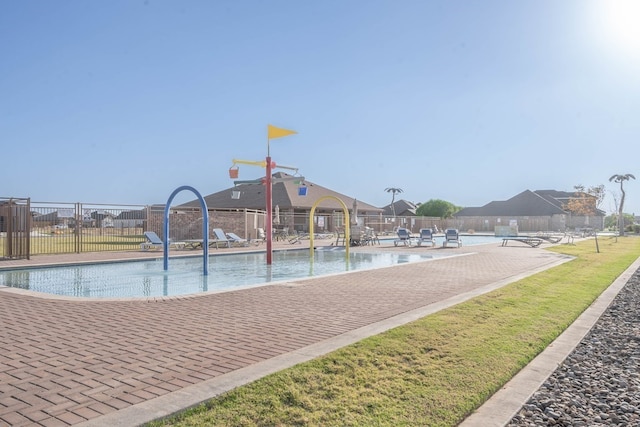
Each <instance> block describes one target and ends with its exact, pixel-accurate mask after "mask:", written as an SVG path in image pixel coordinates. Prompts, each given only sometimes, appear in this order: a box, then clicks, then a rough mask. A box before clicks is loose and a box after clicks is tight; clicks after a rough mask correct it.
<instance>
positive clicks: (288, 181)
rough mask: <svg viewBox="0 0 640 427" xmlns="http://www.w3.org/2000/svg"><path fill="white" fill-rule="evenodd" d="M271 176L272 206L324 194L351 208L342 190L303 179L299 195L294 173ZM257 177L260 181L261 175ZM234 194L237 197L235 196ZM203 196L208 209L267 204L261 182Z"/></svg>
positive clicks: (302, 203) (309, 201)
mask: <svg viewBox="0 0 640 427" xmlns="http://www.w3.org/2000/svg"><path fill="white" fill-rule="evenodd" d="M272 176H273V179H274V180H275V181H276V182H274V183H273V186H272V192H271V200H272V204H273V206H274V207H275V206H276V205H277V206H279V207H280V209H311V207H312V206H313V204H314V203H315V202H316V201H317V200H318V199H320V198H323V197H327V196H332V197H335V198H337V199H339V200H342V202H343V203H344V204H345V205H346V206H347V208H349V209H351V208H352V206H353V203H354V200H355V199H354V198H352V197H349V196H345V195H344V194H340V193H338V192H336V191H333V190H330V189H328V188H326V187H322V186H321V185H318V184H316V183H313V182H311V181H308V180H306V179H305V180H304V184H303V185H304V186H305V187H307V194H306V196H302V195H300V194H299V192H298V188H299V187H300V183H299V182H297V181H295V180H294V178H295V177H294V176H292V175H289V174H286V173H284V172H277V173H275V174H273V175H272ZM263 179H264V178H263ZM278 179H283V181H279V182H278ZM257 181H258V180H257ZM259 181H262V179H261V180H259ZM235 196H237V197H236V198H234V197H235ZM204 200H205V202H206V203H207V207H208V208H209V209H255V210H264V209H265V205H266V189H265V186H264V185H263V184H262V182H256V183H249V184H240V185H236V186H234V187H230V188H227V189H225V190H222V191H218V192H217V193H213V194H209V195H208V196H205V197H204ZM357 203H358V210H359V211H360V212H380V211H381V210H382V209H380V208H377V207H375V206H373V205H370V204H368V203H364V202H362V201H360V200H358V201H357ZM178 208H200V202H199V201H198V200H192V201H190V202H187V203H184V204H182V205H180V206H178ZM318 208H319V209H341V208H342V206H341V205H340V203H339V202H338V201H336V200H334V199H332V198H328V199H326V200H323V201H322V202H321V203H320V205H319V206H318Z"/></svg>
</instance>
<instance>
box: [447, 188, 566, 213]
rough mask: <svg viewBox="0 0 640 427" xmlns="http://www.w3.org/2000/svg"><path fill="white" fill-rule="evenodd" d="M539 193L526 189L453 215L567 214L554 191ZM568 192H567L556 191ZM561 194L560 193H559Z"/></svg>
mask: <svg viewBox="0 0 640 427" xmlns="http://www.w3.org/2000/svg"><path fill="white" fill-rule="evenodd" d="M550 191H551V190H549V192H543V194H538V192H534V191H531V190H525V191H523V192H522V193H520V194H517V195H515V196H513V197H512V198H510V199H509V200H505V201H494V202H490V203H487V204H486V205H484V206H482V207H475V208H464V209H462V210H460V211H458V212H456V213H455V214H454V215H453V216H456V217H457V216H503V215H504V216H551V215H558V214H565V213H566V212H565V211H564V210H563V209H562V203H561V202H559V201H558V200H557V199H555V198H553V197H552V193H551V192H550ZM555 193H562V194H567V193H566V192H555ZM558 195H559V194H558Z"/></svg>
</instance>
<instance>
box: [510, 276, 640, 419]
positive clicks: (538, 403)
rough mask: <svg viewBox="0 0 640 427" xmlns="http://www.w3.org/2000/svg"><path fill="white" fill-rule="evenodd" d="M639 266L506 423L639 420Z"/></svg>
mask: <svg viewBox="0 0 640 427" xmlns="http://www.w3.org/2000/svg"><path fill="white" fill-rule="evenodd" d="M639 309H640V270H637V271H636V272H635V274H634V275H633V276H632V277H631V279H629V281H628V282H627V284H626V285H625V287H624V288H623V289H622V290H621V291H620V293H619V294H618V295H617V296H616V298H615V299H614V301H613V302H612V303H611V305H610V306H609V308H608V309H607V310H606V311H605V312H604V313H603V315H602V316H601V317H600V319H599V320H598V321H597V322H596V324H595V325H594V327H593V328H592V330H591V331H590V332H589V333H588V334H587V335H586V336H585V338H584V339H583V340H582V342H580V344H578V346H577V347H576V348H575V350H574V351H573V353H571V354H570V355H569V357H567V359H566V360H565V361H564V362H563V363H562V364H561V365H560V366H559V367H558V369H556V371H555V372H554V373H553V374H552V375H551V376H550V377H549V378H548V379H547V380H546V381H545V383H544V384H543V385H542V386H541V387H540V389H539V390H538V391H536V392H535V393H534V395H533V397H532V398H531V399H530V400H529V401H528V402H527V403H526V404H525V405H524V406H523V407H522V409H521V410H520V411H519V412H518V414H517V415H516V416H514V417H513V418H512V419H511V421H510V422H509V423H508V424H507V426H536V427H538V426H573V427H578V426H589V427H592V426H640V366H639V365H640V318H639V316H640V312H639V311H638V310H639Z"/></svg>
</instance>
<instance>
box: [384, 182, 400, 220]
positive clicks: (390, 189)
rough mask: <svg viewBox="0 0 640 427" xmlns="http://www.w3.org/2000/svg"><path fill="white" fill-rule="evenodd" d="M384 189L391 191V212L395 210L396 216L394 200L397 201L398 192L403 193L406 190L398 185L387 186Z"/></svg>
mask: <svg viewBox="0 0 640 427" xmlns="http://www.w3.org/2000/svg"><path fill="white" fill-rule="evenodd" d="M384 191H386V192H387V193H391V212H393V217H394V218H395V217H396V207H395V206H393V202H395V200H396V194H398V193H402V192H403V191H404V190H402V188H397V187H389V188H385V189H384Z"/></svg>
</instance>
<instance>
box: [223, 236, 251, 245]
mask: <svg viewBox="0 0 640 427" xmlns="http://www.w3.org/2000/svg"><path fill="white" fill-rule="evenodd" d="M227 237H228V238H229V240H230V241H231V243H232V244H234V245H238V246H249V241H248V240H247V239H243V238H242V237H240V236H238V235H237V234H236V233H227Z"/></svg>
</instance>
